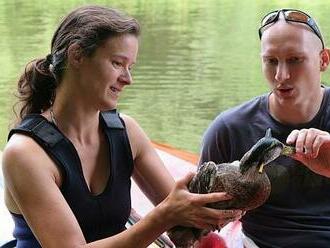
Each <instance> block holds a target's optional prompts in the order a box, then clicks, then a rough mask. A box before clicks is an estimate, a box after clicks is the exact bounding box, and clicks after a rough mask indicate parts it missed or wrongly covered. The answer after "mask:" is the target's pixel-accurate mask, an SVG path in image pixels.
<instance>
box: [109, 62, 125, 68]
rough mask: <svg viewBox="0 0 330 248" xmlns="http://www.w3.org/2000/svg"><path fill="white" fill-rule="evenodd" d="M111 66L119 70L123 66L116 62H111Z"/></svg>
mask: <svg viewBox="0 0 330 248" xmlns="http://www.w3.org/2000/svg"><path fill="white" fill-rule="evenodd" d="M112 65H113V66H114V67H116V68H120V67H122V66H123V64H122V63H120V62H118V61H112Z"/></svg>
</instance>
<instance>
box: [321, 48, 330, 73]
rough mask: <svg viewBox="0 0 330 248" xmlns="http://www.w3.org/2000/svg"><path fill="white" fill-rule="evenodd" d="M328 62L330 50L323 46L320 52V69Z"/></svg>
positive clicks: (326, 65)
mask: <svg viewBox="0 0 330 248" xmlns="http://www.w3.org/2000/svg"><path fill="white" fill-rule="evenodd" d="M329 62H330V52H329V49H328V48H324V49H323V50H322V51H321V52H320V71H325V70H326V69H327V68H328V65H329Z"/></svg>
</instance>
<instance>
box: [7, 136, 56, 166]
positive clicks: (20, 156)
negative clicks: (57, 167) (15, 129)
mask: <svg viewBox="0 0 330 248" xmlns="http://www.w3.org/2000/svg"><path fill="white" fill-rule="evenodd" d="M2 167H3V170H4V171H5V170H7V171H8V170H9V171H16V170H17V171H24V170H26V171H29V170H38V168H39V169H40V170H45V169H46V170H48V169H50V168H53V162H52V160H51V159H50V158H49V157H48V155H47V154H46V152H45V151H44V150H43V149H42V148H41V147H40V146H39V145H38V144H37V143H36V142H35V141H34V140H33V139H32V138H31V137H29V136H26V135H23V134H19V133H15V134H13V135H12V136H11V138H10V139H9V141H8V143H7V144H6V146H5V148H4V150H3V153H2ZM52 170H53V169H52Z"/></svg>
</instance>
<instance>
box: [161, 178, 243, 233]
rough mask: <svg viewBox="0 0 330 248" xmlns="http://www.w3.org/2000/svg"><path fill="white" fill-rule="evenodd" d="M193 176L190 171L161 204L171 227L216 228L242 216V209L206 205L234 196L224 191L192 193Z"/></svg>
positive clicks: (165, 218)
mask: <svg viewBox="0 0 330 248" xmlns="http://www.w3.org/2000/svg"><path fill="white" fill-rule="evenodd" d="M193 176H194V174H193V173H190V174H188V175H186V176H185V177H184V178H183V179H181V180H179V181H177V182H176V184H175V187H174V189H173V190H172V191H171V193H170V194H169V195H168V197H167V198H166V199H165V200H164V201H163V202H162V203H161V204H160V205H163V207H164V208H165V209H166V211H165V212H164V216H163V218H164V220H166V223H167V225H168V227H169V228H171V227H173V226H176V225H181V226H194V227H196V228H200V229H207V230H214V229H216V228H217V227H222V226H224V225H225V224H227V223H229V222H231V221H233V220H236V219H239V218H240V217H241V216H242V211H241V210H217V209H212V208H208V207H205V204H207V203H211V202H218V201H226V200H229V199H231V198H232V197H231V196H229V195H228V194H226V193H224V192H221V193H209V194H194V193H190V192H189V191H188V188H187V185H188V184H189V182H190V181H191V179H192V177H193Z"/></svg>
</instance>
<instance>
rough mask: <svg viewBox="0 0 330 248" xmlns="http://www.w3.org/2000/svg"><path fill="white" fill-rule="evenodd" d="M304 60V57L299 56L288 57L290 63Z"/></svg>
mask: <svg viewBox="0 0 330 248" xmlns="http://www.w3.org/2000/svg"><path fill="white" fill-rule="evenodd" d="M302 61H303V59H302V58H299V57H292V58H289V59H288V62H289V63H290V64H298V63H301V62H302Z"/></svg>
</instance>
